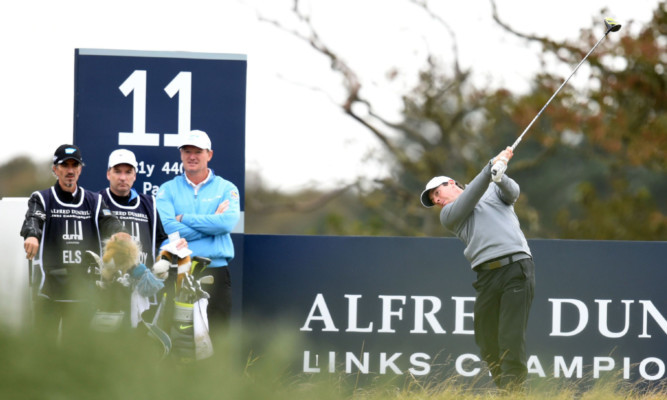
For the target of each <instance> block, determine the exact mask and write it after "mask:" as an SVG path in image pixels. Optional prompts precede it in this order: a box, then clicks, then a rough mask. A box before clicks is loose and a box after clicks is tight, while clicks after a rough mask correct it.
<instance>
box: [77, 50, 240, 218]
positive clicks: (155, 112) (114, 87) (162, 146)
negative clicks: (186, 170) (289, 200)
mask: <svg viewBox="0 0 667 400" xmlns="http://www.w3.org/2000/svg"><path fill="white" fill-rule="evenodd" d="M246 71H247V61H246V56H245V55H240V54H211V53H189V52H159V51H130V50H96V49H77V50H76V52H75V88H74V89H75V100H74V103H75V104H74V143H75V144H76V145H77V146H79V147H80V148H81V152H82V155H83V159H84V163H85V164H86V167H85V169H84V172H83V173H82V175H81V178H80V180H79V183H80V184H81V186H83V187H85V188H87V189H90V190H94V191H97V190H100V189H102V188H105V187H107V186H108V181H107V179H106V170H107V161H108V158H109V154H110V153H111V152H112V151H113V150H115V149H118V148H125V149H128V150H131V151H133V152H134V153H135V155H136V157H137V162H138V167H137V180H136V183H135V185H134V188H135V189H136V190H137V191H138V192H141V193H145V194H153V195H155V194H156V192H157V188H158V187H159V185H160V184H162V183H163V182H165V181H167V180H169V179H172V178H173V177H174V176H176V175H177V174H180V173H182V172H183V165H182V163H181V159H180V153H179V151H178V145H179V143H180V140H181V138H182V135H184V134H187V133H188V132H190V130H195V129H198V130H203V131H205V132H207V133H208V135H209V137H210V138H211V142H212V148H213V151H214V157H213V159H212V160H211V162H210V163H209V167H210V168H211V169H213V170H214V171H215V173H216V174H218V175H220V176H222V177H224V178H225V179H227V180H229V181H231V182H233V183H234V184H235V185H236V186H237V187H238V188H239V190H240V195H241V211H243V209H244V207H243V195H244V192H245V190H244V188H245V106H246ZM241 225H242V224H241Z"/></svg>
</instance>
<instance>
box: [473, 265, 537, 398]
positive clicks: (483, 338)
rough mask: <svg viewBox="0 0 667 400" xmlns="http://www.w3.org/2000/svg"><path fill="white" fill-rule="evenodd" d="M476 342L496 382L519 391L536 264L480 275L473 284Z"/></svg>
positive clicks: (525, 373)
mask: <svg viewBox="0 0 667 400" xmlns="http://www.w3.org/2000/svg"><path fill="white" fill-rule="evenodd" d="M473 287H474V288H475V290H476V291H477V299H476V300H475V309H474V313H475V314H474V318H475V342H476V343H477V345H478V346H479V348H480V353H481V356H482V359H483V360H484V361H485V362H486V363H487V365H488V366H489V369H490V371H491V375H492V377H493V380H494V382H495V384H496V386H498V387H499V388H501V389H516V388H519V387H520V386H522V385H523V383H524V381H525V380H526V375H527V368H526V361H527V357H526V326H527V325H528V314H529V312H530V306H531V304H532V302H533V295H534V292H535V264H534V263H533V260H532V259H529V258H528V259H524V260H519V261H516V262H514V263H511V264H508V265H506V266H504V267H502V268H498V269H494V270H488V271H478V272H477V281H475V283H473Z"/></svg>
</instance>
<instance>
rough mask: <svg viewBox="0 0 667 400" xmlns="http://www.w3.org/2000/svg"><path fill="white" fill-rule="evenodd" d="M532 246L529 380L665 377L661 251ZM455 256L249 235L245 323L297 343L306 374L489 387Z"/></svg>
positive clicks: (436, 248)
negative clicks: (278, 326)
mask: <svg viewBox="0 0 667 400" xmlns="http://www.w3.org/2000/svg"><path fill="white" fill-rule="evenodd" d="M529 245H530V247H531V250H532V252H533V256H534V261H535V264H536V295H535V299H534V302H533V307H532V310H531V316H530V322H529V327H528V331H527V336H528V343H527V346H528V348H527V351H528V355H529V360H528V367H529V376H530V377H531V378H545V379H554V378H562V379H572V380H576V379H598V378H601V377H604V376H608V377H609V376H611V374H614V376H616V375H618V376H621V377H623V378H624V379H628V380H637V379H643V380H646V381H658V380H662V379H664V378H665V377H666V371H665V363H667V340H666V339H667V319H666V317H667V298H665V296H664V294H663V286H664V281H665V279H666V278H667V268H665V267H666V265H665V262H664V260H665V259H667V242H612V241H605V242H600V241H566V240H530V241H529ZM462 253H463V245H462V244H461V243H460V242H459V241H458V240H457V239H453V238H386V237H385V238H381V237H322V236H267V235H250V236H245V242H244V260H243V271H244V272H243V273H244V284H243V302H244V303H243V306H244V318H261V319H267V318H269V319H276V320H282V321H283V322H284V323H285V324H286V325H287V327H288V329H290V330H291V331H293V332H294V333H295V334H298V335H299V336H300V337H301V338H302V339H303V340H302V341H301V343H303V345H302V348H299V349H298V351H299V354H295V357H298V359H299V360H302V362H301V363H300V368H299V369H300V370H301V371H303V372H306V373H313V374H339V373H348V374H360V375H362V376H372V377H376V376H380V375H382V376H387V377H392V376H393V377H397V376H398V377H400V376H406V375H408V374H410V375H413V376H419V377H426V378H434V379H440V377H441V376H442V375H443V374H448V375H451V374H454V375H458V376H459V377H462V378H469V379H473V380H475V381H476V382H484V381H488V376H487V371H485V370H484V366H483V365H482V363H481V362H480V359H479V353H478V348H477V346H476V345H475V342H474V336H473V305H474V301H475V291H474V289H473V288H472V282H473V281H474V280H475V278H476V274H475V273H474V272H473V271H472V270H471V269H470V265H469V264H468V262H467V261H466V260H465V258H464V257H463V255H462Z"/></svg>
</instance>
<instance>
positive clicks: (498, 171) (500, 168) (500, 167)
mask: <svg viewBox="0 0 667 400" xmlns="http://www.w3.org/2000/svg"><path fill="white" fill-rule="evenodd" d="M604 25H605V26H606V28H607V31H606V32H605V33H604V36H602V37H601V38H600V40H598V42H597V43H595V46H593V48H592V49H591V50H590V51H589V52H588V54H586V55H585V56H584V58H583V59H582V60H581V61H580V62H579V64H577V66H576V67H575V68H574V71H572V73H571V74H570V76H568V77H567V79H565V81H564V82H563V83H562V84H561V85H560V87H559V88H558V89H557V90H556V92H555V93H554V94H553V95H552V96H551V98H550V99H549V100H548V101H547V103H546V104H545V105H544V107H542V109H541V110H540V112H538V113H537V115H536V116H535V118H533V120H532V121H530V124H528V126H527V127H526V129H524V130H523V133H522V134H521V135H520V136H519V137H518V138H517V139H516V140H515V141H514V144H512V151H514V149H516V146H518V145H519V142H521V139H523V136H524V135H525V134H526V132H528V129H530V127H531V126H533V123H535V121H536V120H537V119H538V118H539V117H540V115H541V114H542V111H544V109H545V108H547V106H548V105H549V103H551V100H553V99H554V97H556V95H557V94H558V93H559V92H560V91H561V89H562V88H563V86H565V84H566V83H567V82H568V81H569V80H570V78H572V76H574V74H575V73H576V72H577V70H578V69H579V67H580V66H581V64H583V63H584V61H586V59H587V58H588V56H590V55H591V53H593V51H594V50H595V49H596V48H597V47H598V45H599V44H600V43H601V42H602V40H604V38H606V37H607V35H608V34H609V32H618V31H619V30H620V29H621V24H619V23H618V22H616V21H615V20H614V19H613V18H605V19H604ZM506 167H507V164H506V163H503V162H502V161H501V160H498V161H496V162H495V163H494V164H493V167H492V168H491V176H492V178H493V180H494V182H499V181H500V178H501V177H502V174H503V172H505V169H504V168H506ZM496 177H497V178H496ZM496 179H497V180H496Z"/></svg>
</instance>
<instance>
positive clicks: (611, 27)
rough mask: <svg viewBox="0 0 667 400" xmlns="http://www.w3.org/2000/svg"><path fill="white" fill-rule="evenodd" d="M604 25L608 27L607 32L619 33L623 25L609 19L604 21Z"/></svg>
mask: <svg viewBox="0 0 667 400" xmlns="http://www.w3.org/2000/svg"><path fill="white" fill-rule="evenodd" d="M604 25H605V26H606V27H607V32H618V31H619V30H620V29H621V24H619V23H618V22H616V20H615V19H613V18H609V17H607V18H605V19H604Z"/></svg>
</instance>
